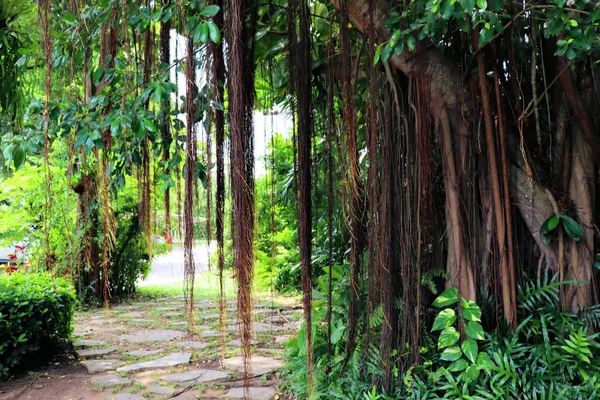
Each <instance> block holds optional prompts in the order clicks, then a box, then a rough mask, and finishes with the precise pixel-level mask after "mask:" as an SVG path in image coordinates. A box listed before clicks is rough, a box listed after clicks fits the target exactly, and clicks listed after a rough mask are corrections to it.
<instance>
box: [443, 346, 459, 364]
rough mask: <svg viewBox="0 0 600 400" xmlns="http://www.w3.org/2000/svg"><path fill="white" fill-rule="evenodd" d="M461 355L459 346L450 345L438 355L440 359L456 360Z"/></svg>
mask: <svg viewBox="0 0 600 400" xmlns="http://www.w3.org/2000/svg"><path fill="white" fill-rule="evenodd" d="M461 356H462V351H460V347H458V346H451V347H448V348H447V349H445V350H444V351H443V352H442V354H441V355H440V359H442V360H444V361H456V360H458V359H459V358H460V357H461Z"/></svg>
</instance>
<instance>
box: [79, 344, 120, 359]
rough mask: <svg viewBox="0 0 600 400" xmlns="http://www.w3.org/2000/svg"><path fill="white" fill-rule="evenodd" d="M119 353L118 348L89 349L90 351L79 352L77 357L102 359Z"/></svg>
mask: <svg viewBox="0 0 600 400" xmlns="http://www.w3.org/2000/svg"><path fill="white" fill-rule="evenodd" d="M115 351H117V348H116V347H107V348H105V349H88V350H77V356H78V357H79V358H81V357H87V358H90V357H101V356H105V355H107V354H110V353H112V352H115Z"/></svg>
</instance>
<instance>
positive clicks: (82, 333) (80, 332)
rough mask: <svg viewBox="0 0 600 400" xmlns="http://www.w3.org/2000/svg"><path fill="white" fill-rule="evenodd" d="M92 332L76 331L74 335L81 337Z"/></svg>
mask: <svg viewBox="0 0 600 400" xmlns="http://www.w3.org/2000/svg"><path fill="white" fill-rule="evenodd" d="M91 334H92V332H85V331H75V332H73V337H76V338H79V337H84V336H89V335H91Z"/></svg>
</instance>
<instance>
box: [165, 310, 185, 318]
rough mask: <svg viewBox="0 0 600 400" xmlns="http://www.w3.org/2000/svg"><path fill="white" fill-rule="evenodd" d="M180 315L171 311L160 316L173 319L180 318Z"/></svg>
mask: <svg viewBox="0 0 600 400" xmlns="http://www.w3.org/2000/svg"><path fill="white" fill-rule="evenodd" d="M182 315H183V313H182V312H178V311H171V312H168V313H164V314H163V315H162V317H167V318H173V317H181V316H182Z"/></svg>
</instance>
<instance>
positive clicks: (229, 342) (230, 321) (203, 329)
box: [0, 296, 302, 400]
mask: <svg viewBox="0 0 600 400" xmlns="http://www.w3.org/2000/svg"><path fill="white" fill-rule="evenodd" d="M196 306H197V313H196V315H195V324H194V327H193V328H191V329H188V325H187V324H189V320H188V317H187V315H186V314H185V308H184V303H183V300H182V299H181V298H180V297H179V296H178V297H168V298H161V299H158V300H156V301H151V302H138V303H131V304H127V305H121V306H116V307H112V308H110V309H108V310H105V309H100V310H93V311H90V312H80V313H78V314H77V315H76V318H75V322H74V328H75V332H74V335H73V341H74V347H75V349H76V357H75V358H74V359H73V361H71V362H70V363H69V365H67V366H65V368H70V370H68V371H67V372H66V373H65V374H63V375H62V376H57V377H55V378H56V379H51V377H52V376H51V375H48V376H49V377H48V379H47V380H44V379H40V378H38V379H37V380H36V383H37V382H40V383H39V384H38V385H29V387H28V388H27V390H25V391H24V392H23V393H22V394H21V395H19V396H18V397H16V398H15V399H35V400H45V399H46V397H44V396H45V395H44V394H42V393H47V392H48V390H41V389H43V388H45V389H50V391H49V393H51V395H48V396H49V397H47V398H48V399H53V400H54V399H56V400H60V399H64V400H70V399H73V400H74V399H78V400H88V399H89V400H105V399H106V400H112V399H115V400H144V399H164V398H173V399H179V400H191V399H241V398H243V391H242V388H241V386H242V379H241V378H242V373H243V363H242V358H241V355H240V354H241V342H240V340H239V336H238V326H237V324H236V322H237V321H236V320H235V303H234V302H228V304H227V307H228V310H229V311H228V312H227V320H226V321H227V325H226V326H224V327H223V328H224V329H223V330H222V331H220V330H219V326H218V325H219V314H218V306H217V303H216V302H214V301H210V300H200V301H197V302H196ZM297 308H298V304H297V303H296V302H290V301H284V302H281V303H277V304H275V305H274V307H272V303H271V302H270V301H268V300H267V301H264V302H258V303H257V304H256V305H255V313H254V316H255V323H254V332H255V336H254V339H253V342H252V345H253V346H252V348H253V357H252V371H253V376H254V378H253V380H252V382H254V385H256V386H252V388H251V394H252V399H254V400H270V399H275V398H277V399H282V398H283V397H282V396H281V393H278V392H277V387H276V386H277V384H278V383H279V381H278V378H277V377H276V372H277V371H278V370H279V369H280V368H281V363H282V361H281V358H282V356H283V351H284V344H283V343H284V342H285V341H287V340H289V338H291V337H293V336H294V335H295V333H296V332H297V323H298V321H300V320H301V318H302V314H301V312H300V311H299V310H298V309H297ZM192 331H193V334H192V333H190V332H192ZM59 373H62V372H59ZM61 379H62V384H63V386H65V387H60V388H59V387H58V385H59V384H60V383H61ZM65 380H66V381H65ZM67 383H70V386H69V385H67ZM52 385H57V386H56V387H55V388H53V386H52ZM36 389H37V390H38V391H37V392H36ZM9 393H10V392H9ZM53 396H54V397H53ZM7 398H9V397H7ZM2 399H3V397H2V391H0V400H2Z"/></svg>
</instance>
